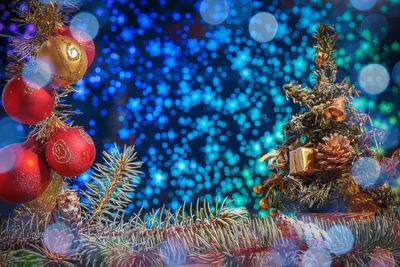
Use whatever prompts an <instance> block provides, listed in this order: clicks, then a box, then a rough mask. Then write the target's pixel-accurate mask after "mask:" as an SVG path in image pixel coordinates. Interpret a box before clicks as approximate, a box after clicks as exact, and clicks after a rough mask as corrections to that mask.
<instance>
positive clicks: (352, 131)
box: [254, 23, 399, 212]
mask: <svg viewBox="0 0 400 267" xmlns="http://www.w3.org/2000/svg"><path fill="white" fill-rule="evenodd" d="M314 38H315V39H316V44H315V46H314V48H315V70H314V74H315V78H316V81H315V84H314V86H313V87H312V88H307V87H303V86H302V85H301V84H299V83H297V82H295V83H289V84H286V85H285V86H284V87H283V90H284V92H285V95H286V97H287V98H289V97H290V98H292V99H293V102H294V103H299V104H300V105H301V106H302V107H303V109H304V111H301V112H299V113H297V114H295V115H294V116H292V118H291V119H290V120H289V122H288V123H286V125H284V126H283V127H282V128H283V134H284V136H285V138H287V137H288V136H290V137H289V138H287V139H286V141H285V142H284V143H283V144H282V145H279V146H277V147H276V149H275V150H273V151H272V152H270V153H268V154H266V155H264V156H263V157H262V158H261V159H260V161H265V160H267V159H269V161H268V168H269V169H270V170H272V171H273V174H272V175H271V176H269V177H268V179H267V180H266V181H265V182H264V183H263V184H261V185H256V186H255V187H254V192H255V193H256V194H260V195H261V194H263V192H264V191H266V194H265V195H264V197H263V198H262V199H261V201H260V207H261V208H263V209H269V208H273V209H279V210H282V209H286V210H295V211H303V212H304V211H307V212H376V211H377V210H386V209H387V208H388V207H389V206H391V205H392V204H394V200H395V199H394V195H393V194H392V192H391V190H390V188H389V186H388V184H387V180H388V179H389V178H390V177H391V176H393V175H398V172H397V170H396V167H397V165H398V164H399V157H398V153H399V152H395V153H394V155H393V157H392V158H386V157H383V156H382V155H381V154H380V144H381V143H382V140H383V134H384V132H383V131H382V130H380V129H376V128H373V125H372V122H371V120H370V118H369V116H368V115H367V114H364V113H361V112H359V111H357V110H356V109H355V108H354V107H353V105H352V103H351V101H350V100H351V99H352V98H353V97H358V96H359V95H358V92H357V90H356V89H355V88H354V86H353V85H351V84H350V83H349V82H348V81H347V80H343V81H342V82H340V83H336V82H335V80H336V73H337V67H336V63H335V59H334V57H333V53H334V51H335V50H334V49H333V47H334V45H335V42H336V40H337V38H338V34H337V33H334V27H333V26H329V25H326V24H322V23H321V24H319V27H318V29H317V30H316V32H315V35H314ZM369 122H370V125H367V124H368V123H369ZM372 145H373V146H372Z"/></svg>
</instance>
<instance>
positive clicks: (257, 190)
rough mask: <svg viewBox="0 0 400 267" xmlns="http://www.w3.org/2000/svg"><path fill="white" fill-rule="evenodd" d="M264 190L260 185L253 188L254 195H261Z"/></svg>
mask: <svg viewBox="0 0 400 267" xmlns="http://www.w3.org/2000/svg"><path fill="white" fill-rule="evenodd" d="M264 190H265V188H264V186H263V185H260V184H259V185H256V186H254V187H253V191H254V193H256V194H257V195H261V194H262V192H264Z"/></svg>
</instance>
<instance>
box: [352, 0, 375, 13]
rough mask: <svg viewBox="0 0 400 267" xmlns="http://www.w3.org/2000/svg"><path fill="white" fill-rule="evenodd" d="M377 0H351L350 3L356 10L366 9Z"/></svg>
mask: <svg viewBox="0 0 400 267" xmlns="http://www.w3.org/2000/svg"><path fill="white" fill-rule="evenodd" d="M376 1H377V0H351V4H352V5H353V7H354V8H357V9H358V10H362V11H366V10H369V9H371V8H373V7H374V5H375V4H376Z"/></svg>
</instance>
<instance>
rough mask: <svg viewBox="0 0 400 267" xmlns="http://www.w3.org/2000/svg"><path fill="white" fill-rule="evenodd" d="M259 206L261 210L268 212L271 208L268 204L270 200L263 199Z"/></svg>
mask: <svg viewBox="0 0 400 267" xmlns="http://www.w3.org/2000/svg"><path fill="white" fill-rule="evenodd" d="M259 205H260V208H262V209H265V210H268V209H269V208H270V206H269V204H268V199H267V198H265V197H263V198H262V199H261V200H260V203H259Z"/></svg>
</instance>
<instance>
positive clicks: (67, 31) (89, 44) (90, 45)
mask: <svg viewBox="0 0 400 267" xmlns="http://www.w3.org/2000/svg"><path fill="white" fill-rule="evenodd" d="M55 35H62V36H67V37H71V38H73V39H74V40H75V41H77V42H78V43H79V44H80V45H81V46H82V48H83V49H84V50H85V52H86V56H87V61H88V63H87V65H88V67H89V66H90V65H91V64H92V62H93V59H94V55H95V46H94V42H93V39H92V38H91V37H90V35H89V34H88V33H87V32H85V31H84V30H82V29H81V28H78V27H74V26H69V27H68V26H64V27H62V29H60V30H58V31H57V32H56V33H55Z"/></svg>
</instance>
